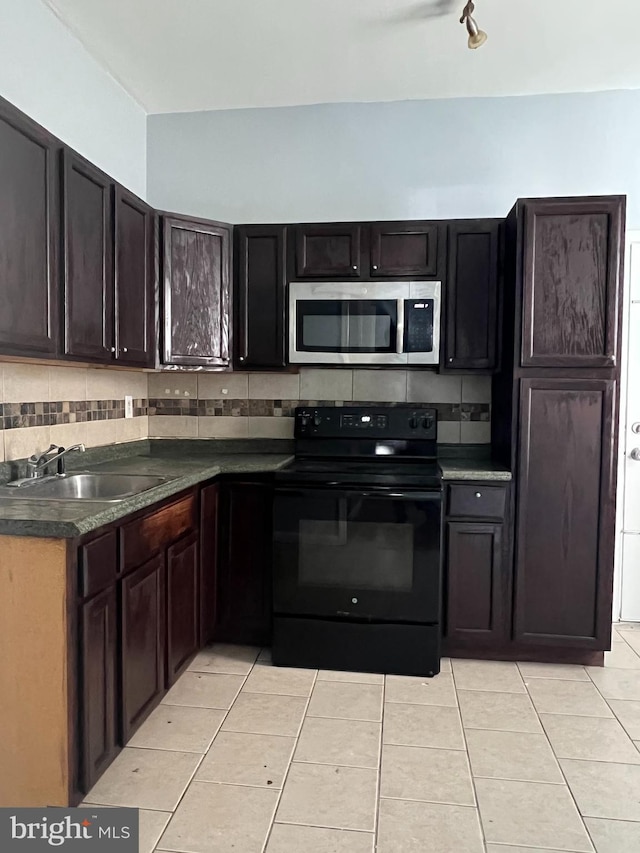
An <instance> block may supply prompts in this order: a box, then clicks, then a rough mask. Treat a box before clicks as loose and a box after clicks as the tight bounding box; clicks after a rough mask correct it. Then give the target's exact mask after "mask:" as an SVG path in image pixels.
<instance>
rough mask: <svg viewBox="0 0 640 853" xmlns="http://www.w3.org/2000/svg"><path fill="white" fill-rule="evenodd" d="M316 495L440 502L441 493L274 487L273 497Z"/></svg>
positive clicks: (317, 487)
mask: <svg viewBox="0 0 640 853" xmlns="http://www.w3.org/2000/svg"><path fill="white" fill-rule="evenodd" d="M318 493H325V494H327V493H328V494H334V495H335V496H336V497H337V496H338V495H340V496H342V497H348V498H384V499H389V498H390V499H392V500H393V499H400V500H405V501H441V500H442V492H441V491H439V490H434V491H430V492H421V491H411V490H406V489H401V488H399V489H390V488H386V487H385V488H383V489H380V490H379V491H375V490H372V489H366V490H365V489H353V488H348V487H344V486H342V485H338V484H336V485H335V486H329V485H318V486H315V487H313V488H300V489H296V488H289V487H287V486H283V487H276V490H275V496H276V498H277V497H279V496H282V497H317V496H318Z"/></svg>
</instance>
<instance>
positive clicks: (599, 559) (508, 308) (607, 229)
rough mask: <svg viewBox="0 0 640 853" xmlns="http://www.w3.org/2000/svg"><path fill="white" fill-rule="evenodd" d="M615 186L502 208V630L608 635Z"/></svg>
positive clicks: (615, 374) (618, 231) (617, 238)
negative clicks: (505, 615)
mask: <svg viewBox="0 0 640 853" xmlns="http://www.w3.org/2000/svg"><path fill="white" fill-rule="evenodd" d="M624 222H625V200H624V198H623V197H593V198H580V199H571V198H566V199H535V200H530V199H521V200H520V201H518V203H517V205H516V206H515V208H514V209H513V211H512V212H511V214H510V215H509V217H508V219H507V228H506V231H507V270H506V281H505V303H504V329H503V335H504V338H503V339H504V347H505V350H504V352H505V361H504V370H503V372H502V373H501V374H500V375H499V376H497V377H495V379H494V386H493V417H492V422H493V432H494V435H493V440H494V444H495V447H496V449H497V451H498V453H499V455H500V456H501V457H502V460H503V461H504V462H505V463H506V464H509V465H510V466H512V467H513V470H514V471H515V472H516V477H517V484H516V490H515V543H514V565H515V571H514V596H513V608H514V611H513V635H512V636H513V641H514V643H515V644H516V646H518V647H520V648H523V649H526V647H528V646H532V645H535V646H538V647H540V646H548V647H556V648H560V647H571V648H576V649H579V648H582V649H584V650H585V652H586V651H588V650H593V651H599V650H604V649H606V648H609V641H610V631H611V596H612V576H613V555H614V529H615V487H616V482H615V479H616V469H615V458H616V445H617V413H618V394H619V387H618V386H619V379H620V353H619V347H620V329H621V305H622V298H621V296H622V294H621V288H622V260H623V256H624V252H623V245H624Z"/></svg>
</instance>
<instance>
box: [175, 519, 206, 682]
mask: <svg viewBox="0 0 640 853" xmlns="http://www.w3.org/2000/svg"><path fill="white" fill-rule="evenodd" d="M198 574H199V571H198V536H197V534H196V533H192V534H191V535H190V536H187V537H185V538H184V539H181V540H180V541H179V542H176V543H175V544H174V545H172V546H171V547H170V548H169V550H168V551H167V686H168V687H170V686H171V685H172V684H173V683H174V682H175V681H176V679H177V678H178V676H179V675H180V673H181V672H182V670H183V669H184V667H185V666H186V664H187V663H188V661H189V660H190V658H191V656H192V655H194V654H195V653H196V652H197V650H198V644H199V639H200V635H199V626H198V609H199V608H198V593H199V589H198Z"/></svg>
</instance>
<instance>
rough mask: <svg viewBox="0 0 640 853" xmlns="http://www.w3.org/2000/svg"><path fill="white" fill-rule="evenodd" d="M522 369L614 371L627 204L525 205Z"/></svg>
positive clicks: (617, 199)
mask: <svg viewBox="0 0 640 853" xmlns="http://www.w3.org/2000/svg"><path fill="white" fill-rule="evenodd" d="M519 204H520V205H522V213H523V228H524V231H523V258H522V264H523V274H522V275H523V292H522V299H523V329H522V366H523V367H585V368H593V367H611V366H613V365H615V364H616V359H617V354H618V334H619V333H618V327H619V324H618V318H619V311H620V306H619V289H620V281H621V266H622V254H623V251H622V240H623V235H624V222H625V199H624V197H622V196H612V197H601V198H567V199H561V198H559V199H525V200H523V201H521V202H520V203H519Z"/></svg>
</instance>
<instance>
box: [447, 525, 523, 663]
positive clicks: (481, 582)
mask: <svg viewBox="0 0 640 853" xmlns="http://www.w3.org/2000/svg"><path fill="white" fill-rule="evenodd" d="M445 575H446V578H447V591H446V602H447V604H446V618H447V630H446V636H447V639H448V640H449V641H450V642H451V643H454V644H455V643H457V644H459V645H469V646H472V645H476V644H477V645H480V644H482V645H488V644H491V643H499V642H501V641H503V640H504V639H505V637H506V636H508V626H507V624H506V612H505V578H504V575H503V569H502V525H501V524H477V523H464V522H458V521H450V522H449V523H448V524H447V556H446V568H445Z"/></svg>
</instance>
